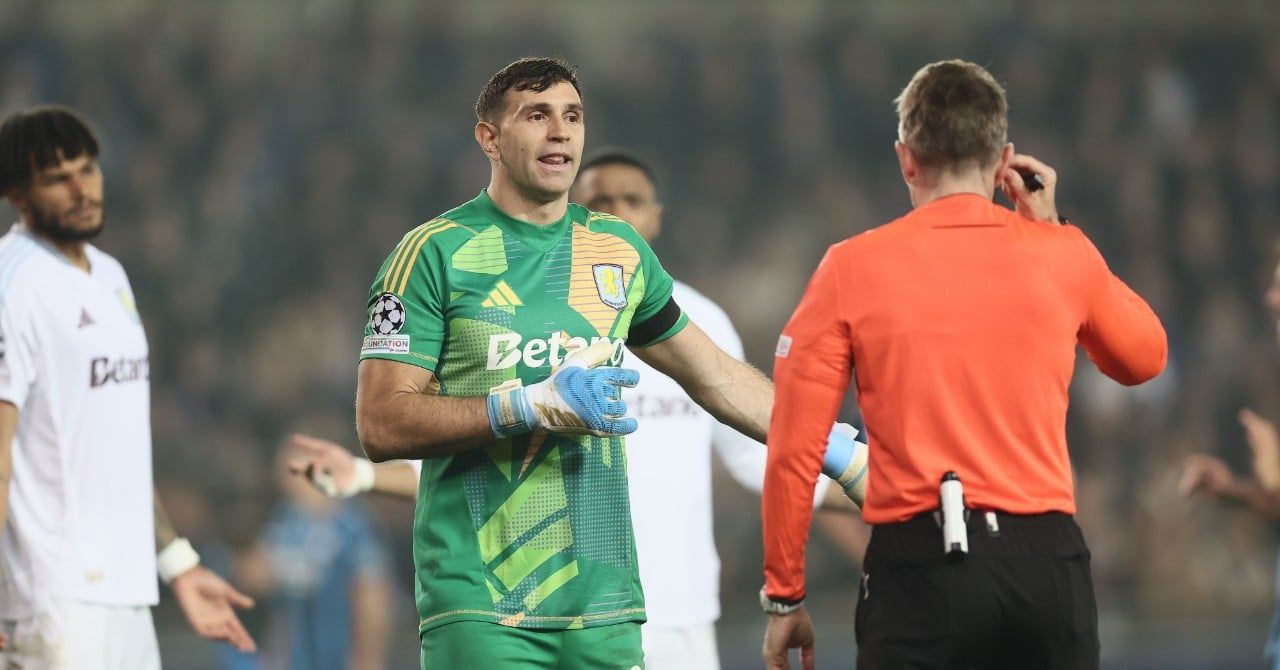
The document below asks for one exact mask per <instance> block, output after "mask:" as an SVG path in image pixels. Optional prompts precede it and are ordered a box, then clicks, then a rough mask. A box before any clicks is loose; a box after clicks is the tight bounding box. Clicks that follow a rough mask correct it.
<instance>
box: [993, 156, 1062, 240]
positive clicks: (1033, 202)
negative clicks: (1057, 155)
mask: <svg viewBox="0 0 1280 670" xmlns="http://www.w3.org/2000/svg"><path fill="white" fill-rule="evenodd" d="M1020 173H1028V174H1035V175H1038V176H1039V177H1040V182H1041V183H1042V184H1043V188H1040V189H1038V190H1035V191H1032V190H1031V189H1029V188H1027V185H1026V182H1025V181H1024V180H1023V177H1022V174H1020ZM1000 188H1001V189H1002V190H1003V191H1004V194H1005V197H1007V198H1009V201H1010V202H1012V203H1013V207H1014V209H1016V210H1017V211H1018V213H1019V214H1021V215H1022V216H1023V217H1024V218H1026V219H1029V220H1031V221H1047V222H1049V223H1053V224H1057V223H1058V206H1057V204H1055V203H1054V197H1055V194H1056V193H1057V190H1058V173H1057V172H1055V171H1054V169H1053V168H1051V167H1049V166H1048V165H1045V164H1044V163H1041V162H1040V161H1038V160H1036V159H1035V158H1032V157H1031V156H1027V155H1025V154H1014V156H1013V160H1012V161H1011V162H1010V163H1009V168H1008V169H1007V170H1005V172H1004V174H1003V175H1000Z"/></svg>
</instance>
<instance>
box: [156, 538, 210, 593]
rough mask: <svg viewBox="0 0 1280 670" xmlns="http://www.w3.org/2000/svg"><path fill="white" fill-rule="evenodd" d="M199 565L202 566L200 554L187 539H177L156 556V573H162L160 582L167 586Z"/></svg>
mask: <svg viewBox="0 0 1280 670" xmlns="http://www.w3.org/2000/svg"><path fill="white" fill-rule="evenodd" d="M197 565H200V554H197V553H196V550H195V549H193V548H192V547H191V543H190V542H188V541H187V538H185V537H180V538H177V539H175V540H174V541H172V542H170V543H169V544H167V545H165V547H164V549H161V550H160V553H159V554H156V572H159V573H160V580H161V581H163V582H164V583H165V584H168V583H170V582H172V581H173V580H174V578H176V577H177V576H178V575H181V574H182V573H184V572H186V571H187V570H190V569H191V568H194V567H196V566H197Z"/></svg>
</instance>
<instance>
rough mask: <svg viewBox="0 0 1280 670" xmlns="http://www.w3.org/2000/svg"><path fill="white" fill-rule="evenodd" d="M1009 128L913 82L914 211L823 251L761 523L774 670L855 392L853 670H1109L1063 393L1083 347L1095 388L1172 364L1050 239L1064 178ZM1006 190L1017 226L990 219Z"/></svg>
mask: <svg viewBox="0 0 1280 670" xmlns="http://www.w3.org/2000/svg"><path fill="white" fill-rule="evenodd" d="M1007 112H1008V104H1007V100H1006V97H1005V93H1004V89H1003V88H1002V87H1001V86H1000V84H999V83H998V82H997V81H996V80H995V78H994V77H992V76H991V74H990V73H989V72H987V71H986V70H984V69H983V68H981V67H980V66H977V65H975V64H973V63H966V62H963V61H943V62H939V63H933V64H930V65H927V66H925V67H924V68H922V69H921V70H920V71H919V72H917V73H916V75H915V76H914V77H913V78H912V80H911V82H910V83H909V84H907V87H906V88H905V89H904V90H903V92H902V95H900V96H899V98H898V120H899V140H898V142H897V143H896V144H895V145H894V150H895V152H896V153H897V155H898V163H899V167H900V168H901V171H902V175H903V181H904V182H905V183H906V185H907V189H908V191H909V193H910V196H911V202H912V205H913V206H914V209H913V210H912V211H911V212H910V213H909V214H907V215H906V216H903V217H902V218H900V219H897V220H895V221H893V222H891V223H889V224H886V225H884V226H881V227H879V228H876V229H874V230H871V231H868V232H866V233H863V234H861V235H857V236H855V237H853V238H850V239H848V240H845V241H844V242H841V243H839V244H836V245H835V246H833V247H831V249H830V251H829V252H828V253H827V255H826V257H825V258H824V259H823V261H822V264H821V265H819V266H818V269H817V271H816V272H815V273H814V275H813V279H812V280H811V281H810V283H809V287H808V288H807V289H806V291H805V295H804V297H803V298H802V299H801V301H800V304H799V306H798V307H797V308H796V311H795V313H794V315H793V316H792V318H791V320H790V321H789V322H788V323H787V326H786V328H785V329H784V330H783V334H782V337H781V338H779V342H778V350H777V355H776V358H775V360H774V379H775V382H776V385H777V386H776V391H775V395H774V405H773V420H772V421H771V423H770V425H769V461H768V467H767V468H766V473H765V485H764V496H763V505H762V506H763V519H762V521H763V528H764V536H765V589H764V592H763V594H762V598H763V600H762V602H764V603H765V605H766V606H767V607H769V608H771V609H769V610H768V611H772V612H780V613H781V615H783V616H775V617H774V618H773V619H771V620H770V623H769V632H768V633H767V634H766V637H765V657H766V658H767V659H770V663H772V664H773V667H777V666H779V665H781V664H780V663H778V662H777V661H778V659H779V657H780V656H781V655H782V654H781V653H780V652H782V653H785V650H786V648H787V647H788V646H790V647H794V646H802V647H803V646H804V644H805V642H806V640H807V639H808V637H809V635H808V633H809V632H810V631H809V630H807V628H808V623H809V622H808V620H807V618H806V617H807V613H805V612H804V611H803V610H802V609H799V608H798V606H799V603H800V602H802V601H803V598H804V594H805V585H804V563H805V554H804V552H805V544H806V541H807V532H808V528H809V522H810V518H811V515H812V510H811V509H810V507H809V506H808V505H807V504H806V503H807V499H806V496H807V495H808V494H807V492H808V491H811V490H812V488H813V480H814V478H815V477H816V476H817V473H818V471H819V470H820V469H822V468H823V467H824V460H825V458H826V456H825V455H824V447H825V445H826V441H827V435H828V432H829V431H830V426H831V422H832V420H833V419H834V418H835V417H836V414H837V412H838V409H839V406H840V401H841V399H842V398H843V397H844V393H845V390H846V386H847V384H848V381H849V376H850V373H853V374H854V377H855V379H856V382H857V395H858V403H859V405H860V406H861V408H862V415H863V419H864V420H865V422H866V427H867V434H868V436H869V437H868V440H867V443H868V445H869V448H868V450H867V453H868V463H867V470H866V472H867V475H866V477H867V485H866V499H865V503H864V505H863V509H862V512H863V518H864V519H865V520H866V521H867V522H868V523H870V524H872V526H873V529H872V533H871V542H870V544H869V545H868V547H867V552H866V558H865V560H864V561H863V578H862V583H861V585H860V588H859V594H858V611H857V619H856V621H855V625H854V629H855V632H856V635H857V639H858V667H859V668H864V669H866V670H900V669H903V668H919V669H921V670H923V669H925V668H929V669H937V670H951V669H954V670H975V669H982V670H1023V669H1025V668H1036V669H1037V670H1095V669H1096V668H1097V667H1098V665H1099V661H1100V652H1099V641H1098V630H1097V606H1096V601H1095V599H1094V595H1093V580H1092V573H1091V569H1090V555H1089V549H1088V545H1087V544H1086V542H1085V539H1084V536H1083V534H1082V533H1081V531H1080V528H1079V526H1078V525H1077V524H1076V523H1075V520H1074V518H1073V514H1074V512H1075V500H1074V496H1073V493H1072V488H1073V487H1072V481H1071V465H1070V461H1069V459H1068V455H1067V444H1066V437H1065V432H1066V429H1065V425H1066V413H1067V399H1068V396H1067V387H1068V385H1069V384H1070V381H1071V373H1072V370H1073V368H1074V363H1075V357H1076V348H1077V345H1082V346H1083V347H1084V349H1085V351H1086V352H1087V353H1088V355H1089V357H1090V358H1091V359H1092V360H1093V362H1094V364H1095V365H1097V366H1098V369H1100V370H1101V371H1102V372H1103V373H1105V374H1107V375H1108V376H1110V377H1112V378H1113V379H1115V380H1117V381H1119V382H1121V383H1123V384H1138V383H1141V382H1144V381H1146V380H1148V379H1150V378H1152V377H1154V376H1156V375H1157V374H1159V373H1160V371H1161V370H1162V369H1163V368H1164V365H1165V359H1166V356H1167V343H1166V339H1165V333H1164V329H1163V328H1162V327H1161V325H1160V321H1159V319H1157V318H1156V315H1155V313H1154V312H1152V310H1151V308H1150V307H1149V306H1147V304H1146V303H1145V302H1143V300H1142V299H1141V298H1139V297H1138V296H1137V295H1136V294H1135V293H1134V292H1133V291H1132V290H1131V289H1130V288H1129V287H1128V286H1126V285H1125V284H1124V283H1123V282H1122V281H1120V279H1118V278H1117V277H1116V276H1115V275H1113V274H1112V273H1111V271H1110V270H1109V269H1108V268H1107V265H1106V263H1105V262H1104V261H1103V259H1102V256H1101V255H1100V254H1099V253H1098V250H1097V249H1096V248H1095V247H1094V246H1093V244H1092V243H1090V242H1089V240H1088V239H1087V238H1086V237H1085V236H1084V234H1083V233H1081V232H1080V230H1079V229H1077V228H1076V227H1074V226H1071V225H1061V224H1060V223H1059V221H1060V219H1059V216H1058V212H1057V205H1056V203H1055V193H1056V186H1057V173H1056V172H1055V171H1054V170H1053V169H1052V168H1051V167H1049V166H1048V165H1045V164H1044V163H1042V162H1040V161H1039V160H1037V159H1035V158H1034V157H1032V156H1027V155H1023V154H1018V153H1016V152H1015V151H1014V148H1013V145H1012V144H1011V143H1009V142H1008V137H1007V131H1008V120H1007ZM1032 184H1035V185H1038V186H1039V187H1040V188H1038V189H1033V188H1031V185H1032ZM997 188H999V189H1000V190H1002V191H1003V192H1004V193H1005V194H1006V195H1007V196H1009V197H1010V198H1011V199H1012V201H1013V202H1014V204H1015V209H1016V210H1017V211H1010V210H1008V209H1005V208H1004V207H1001V206H998V205H995V204H993V202H992V198H993V195H994V193H995V190H996V189H997ZM835 470H836V471H840V470H839V468H838V467H837V468H835ZM952 472H954V473H956V474H957V475H958V477H959V479H960V483H961V485H962V486H963V490H964V495H963V497H962V498H959V499H958V497H957V496H949V497H948V500H950V501H951V502H950V503H949V504H945V505H943V504H941V503H940V499H941V493H940V490H939V484H940V482H941V481H942V480H943V477H944V476H947V473H952ZM952 479H954V478H951V477H949V478H948V481H950V480H952ZM954 486H955V485H954V484H949V485H948V489H949V490H953V489H954ZM940 507H941V508H942V509H941V510H940V509H939V508H940ZM944 517H945V518H944ZM944 528H945V529H946V530H945V531H944ZM944 534H945V537H946V539H945V540H944ZM787 608H791V611H790V612H789V613H788V612H787V611H786V610H787ZM787 617H791V618H787Z"/></svg>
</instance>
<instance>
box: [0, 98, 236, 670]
mask: <svg viewBox="0 0 1280 670" xmlns="http://www.w3.org/2000/svg"><path fill="white" fill-rule="evenodd" d="M97 157H98V143H97V140H96V138H94V136H93V133H92V131H91V130H90V129H89V127H88V126H87V125H86V124H85V123H84V122H83V121H82V120H81V119H80V118H79V117H78V116H77V115H75V114H74V113H73V112H71V111H70V110H67V109H64V108H58V107H40V108H35V109H31V110H28V111H24V112H19V113H16V114H13V115H11V116H9V117H8V118H7V119H6V120H5V121H4V123H3V125H0V194H3V195H4V196H5V197H6V198H7V199H8V201H9V203H10V204H11V205H13V207H14V208H15V209H17V210H18V212H19V213H20V215H21V220H20V221H19V222H18V223H16V224H14V225H13V227H12V228H11V229H10V230H9V232H8V233H7V234H5V235H4V236H3V237H0V523H3V528H4V530H3V534H0V644H2V645H3V649H2V650H0V667H3V668H5V670H30V669H38V670H44V669H53V670H63V669H68V670H69V669H74V670H147V669H150V668H159V667H160V656H159V650H158V646H157V643H156V636H155V630H154V627H153V625H152V622H151V613H150V611H149V610H148V608H149V607H150V606H152V605H155V604H156V603H157V601H158V599H159V593H158V589H157V586H156V576H157V573H158V574H159V576H160V577H161V578H162V579H164V581H166V582H168V583H169V584H170V586H171V587H172V588H173V591H174V595H175V596H176V597H177V599H178V602H179V603H180V605H181V607H182V610H183V612H184V613H185V614H186V616H187V619H188V621H189V622H190V623H191V625H192V627H193V628H195V630H196V632H197V633H199V634H200V635H202V636H204V637H207V638H210V639H219V640H227V641H228V642H231V643H232V644H233V645H235V646H236V647H237V648H239V649H242V650H246V651H248V650H252V649H253V648H254V644H253V640H252V638H250V637H249V635H248V633H247V632H246V631H245V630H244V627H243V626H242V625H241V624H240V621H239V620H238V619H237V618H236V615H235V613H234V611H233V609H232V606H233V605H235V606H239V607H247V606H250V605H251V604H252V601H251V600H249V599H248V598H247V597H245V596H244V595H242V594H240V593H239V592H237V591H236V590H235V589H233V588H231V587H230V586H229V585H228V584H227V583H226V582H225V581H223V580H222V579H221V578H219V577H218V576H217V575H215V574H214V573H212V572H210V571H209V570H207V569H205V568H204V567H202V566H200V565H199V557H198V556H197V555H196V553H195V551H194V550H193V549H192V548H191V545H190V543H188V542H187V541H186V540H184V539H182V538H179V537H178V536H177V534H176V533H174V531H173V529H172V527H170V525H169V523H168V521H167V519H166V518H165V516H164V513H163V510H162V509H161V507H160V504H159V500H158V499H156V498H155V494H154V490H153V485H152V479H151V417H150V383H149V381H148V380H149V377H150V375H149V369H148V349H147V338H146V334H145V332H144V331H143V327H142V321H141V319H140V318H139V316H138V311H137V308H136V307H135V303H134V299H133V291H132V289H131V287H130V285H129V279H128V277H127V276H126V275H125V272H124V268H122V267H121V266H120V263H118V262H117V261H116V260H115V259H114V258H112V257H111V256H109V255H107V254H106V253H104V252H103V251H101V250H99V249H98V248H97V247H94V246H93V245H91V244H89V243H88V240H90V239H92V238H93V237H94V236H96V235H97V234H98V233H99V232H100V231H101V230H102V226H103V217H104V209H103V202H104V201H103V183H102V172H101V170H100V169H99V167H98V161H97Z"/></svg>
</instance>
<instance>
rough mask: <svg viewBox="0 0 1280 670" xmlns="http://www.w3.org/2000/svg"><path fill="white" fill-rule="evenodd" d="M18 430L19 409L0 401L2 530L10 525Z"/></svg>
mask: <svg viewBox="0 0 1280 670" xmlns="http://www.w3.org/2000/svg"><path fill="white" fill-rule="evenodd" d="M17 430H18V408H17V407H15V406H14V405H13V403H9V402H2V401H0V528H3V527H4V526H5V525H6V524H8V523H9V481H10V479H11V478H12V477H13V435H14V433H15V432H16V431H17Z"/></svg>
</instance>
